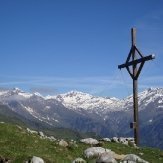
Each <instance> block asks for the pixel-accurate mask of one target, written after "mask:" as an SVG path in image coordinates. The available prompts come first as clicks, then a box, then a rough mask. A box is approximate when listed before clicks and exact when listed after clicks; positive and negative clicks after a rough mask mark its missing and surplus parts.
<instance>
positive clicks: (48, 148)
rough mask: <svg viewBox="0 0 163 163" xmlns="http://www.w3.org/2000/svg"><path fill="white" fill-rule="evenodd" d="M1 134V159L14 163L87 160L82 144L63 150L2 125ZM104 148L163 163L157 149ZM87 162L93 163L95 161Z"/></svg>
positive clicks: (116, 145) (113, 145) (110, 145)
mask: <svg viewBox="0 0 163 163" xmlns="http://www.w3.org/2000/svg"><path fill="white" fill-rule="evenodd" d="M0 133H1V134H0V147H1V148H0V156H1V157H2V158H8V159H10V160H12V162H13V163H19V162H20V163H22V162H24V161H26V160H28V159H29V158H31V157H32V156H39V157H41V158H43V159H44V161H46V163H54V162H57V163H60V162H63V161H64V162H65V163H66V162H67V163H70V162H72V160H74V159H75V158H77V157H82V158H84V155H83V151H84V150H85V149H87V148H88V147H89V145H85V144H83V143H79V142H77V143H76V146H68V147H61V146H59V145H58V143H57V142H58V141H50V140H47V139H41V138H40V137H39V136H38V135H37V134H29V133H28V132H27V130H26V129H25V128H21V127H20V126H16V125H10V124H6V123H0ZM67 141H68V140H67ZM102 146H103V147H104V148H106V149H111V150H112V151H114V152H116V153H118V154H129V153H132V154H137V155H139V156H141V158H143V159H144V160H146V161H149V162H150V163H162V161H163V151H161V150H158V149H152V148H139V149H136V148H134V147H129V146H126V145H122V144H119V143H112V142H108V143H107V142H105V143H104V144H103V145H102ZM84 159H85V158H84ZM86 160H87V162H93V160H92V159H86Z"/></svg>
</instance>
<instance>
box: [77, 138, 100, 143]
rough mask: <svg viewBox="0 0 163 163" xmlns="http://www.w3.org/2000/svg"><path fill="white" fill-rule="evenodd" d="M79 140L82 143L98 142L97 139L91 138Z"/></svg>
mask: <svg viewBox="0 0 163 163" xmlns="http://www.w3.org/2000/svg"><path fill="white" fill-rule="evenodd" d="M80 141H81V142H82V143H85V144H91V145H96V144H99V141H97V140H96V139H93V138H87V139H81V140H80Z"/></svg>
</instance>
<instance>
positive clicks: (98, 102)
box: [53, 91, 117, 111]
mask: <svg viewBox="0 0 163 163" xmlns="http://www.w3.org/2000/svg"><path fill="white" fill-rule="evenodd" d="M53 98H55V99H56V100H57V101H59V102H61V103H62V104H63V105H64V106H65V107H67V108H69V109H75V110H77V109H78V108H82V109H85V110H100V109H102V110H103V109H108V108H113V107H111V106H112V105H113V104H114V103H115V101H116V99H111V98H104V97H96V96H92V95H90V94H88V93H83V92H78V91H71V92H68V93H65V94H60V95H57V96H53ZM116 102H117V101H116ZM102 110H101V111H102Z"/></svg>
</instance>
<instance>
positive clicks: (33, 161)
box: [31, 156, 44, 163]
mask: <svg viewBox="0 0 163 163" xmlns="http://www.w3.org/2000/svg"><path fill="white" fill-rule="evenodd" d="M31 163H44V160H43V159H42V158H40V157H36V156H33V157H32V159H31Z"/></svg>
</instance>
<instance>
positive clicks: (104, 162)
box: [96, 152, 117, 163]
mask: <svg viewBox="0 0 163 163" xmlns="http://www.w3.org/2000/svg"><path fill="white" fill-rule="evenodd" d="M96 163H117V161H116V160H115V159H114V157H113V154H111V153H107V152H105V153H102V154H101V156H99V158H98V159H97V160H96Z"/></svg>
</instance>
